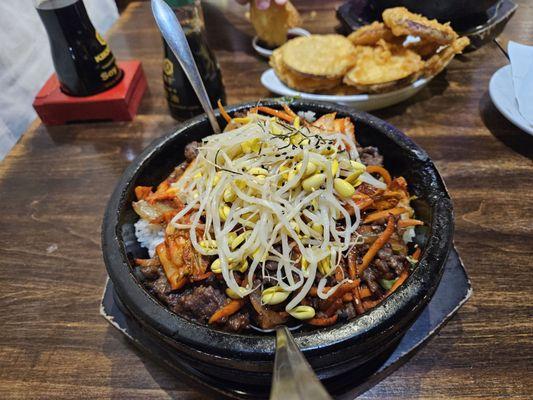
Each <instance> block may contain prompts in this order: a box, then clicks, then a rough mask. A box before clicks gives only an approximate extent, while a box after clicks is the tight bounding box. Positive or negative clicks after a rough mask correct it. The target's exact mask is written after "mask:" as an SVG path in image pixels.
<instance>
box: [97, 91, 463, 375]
mask: <svg viewBox="0 0 533 400" xmlns="http://www.w3.org/2000/svg"><path fill="white" fill-rule="evenodd" d="M262 104H264V105H268V106H271V107H275V108H279V105H278V103H276V102H274V101H265V102H262ZM254 105H256V103H247V104H241V105H237V106H233V107H229V108H228V112H230V113H233V112H235V111H240V110H245V109H248V108H250V107H252V106H254ZM291 107H292V108H293V109H294V110H296V111H307V110H309V111H314V112H315V113H316V114H317V115H322V114H325V113H330V112H334V111H335V112H337V113H338V114H337V115H338V116H342V117H345V116H348V117H350V118H351V119H352V121H353V122H354V124H355V129H356V137H357V140H358V141H359V143H360V144H361V145H363V146H369V145H372V146H376V147H378V148H379V150H380V152H381V154H383V156H384V158H385V166H386V167H387V168H388V170H389V171H390V172H391V173H392V174H393V175H394V176H399V175H402V176H404V177H405V178H406V179H407V182H408V183H409V189H410V192H411V193H412V194H414V195H416V196H417V200H415V201H414V202H413V207H414V208H415V211H416V215H417V218H419V219H422V220H423V221H424V222H425V223H426V225H425V226H423V227H419V228H417V230H416V239H415V240H416V241H417V242H418V243H419V244H420V245H421V246H422V249H423V251H422V256H421V259H420V262H419V264H418V266H417V267H416V269H415V270H414V271H413V273H412V274H411V276H410V277H409V278H408V280H407V281H406V282H405V283H404V284H403V285H402V286H401V287H400V288H399V289H398V290H397V291H396V292H395V293H394V294H393V295H392V296H390V297H389V298H387V299H386V300H385V301H383V303H382V304H380V305H379V306H377V307H375V308H374V309H372V310H370V311H369V312H367V313H365V314H363V315H361V316H359V317H358V318H355V319H353V320H351V321H349V322H345V323H338V324H336V325H334V326H331V327H327V328H322V329H316V330H313V331H300V332H294V336H295V339H296V342H297V343H298V345H299V347H300V349H301V350H302V351H303V352H304V354H305V356H306V357H307V359H308V360H309V362H310V363H311V365H312V366H313V367H314V369H315V371H316V372H317V374H318V376H319V377H320V378H321V379H329V378H333V377H335V376H338V375H340V374H342V373H345V372H347V371H350V370H352V369H354V368H355V367H358V366H361V365H364V364H367V363H371V362H372V360H375V359H377V358H378V357H380V356H383V354H385V352H387V351H391V349H393V348H394V346H395V344H396V343H397V342H398V340H399V339H400V338H401V337H402V335H403V334H404V333H405V332H406V330H407V329H408V328H409V326H410V325H411V324H412V323H413V322H414V320H415V319H416V318H417V316H418V315H419V314H420V312H421V311H422V309H423V308H424V306H425V305H426V304H427V303H428V301H429V299H430V298H431V297H432V295H433V293H434V292H435V289H436V288H437V285H438V283H439V281H440V277H441V274H442V271H443V267H444V263H445V261H446V257H447V255H448V252H449V250H450V249H451V245H452V236H453V211H452V203H451V200H450V197H449V196H448V193H447V192H446V188H445V186H444V183H443V181H442V179H441V177H440V176H439V173H438V172H437V170H436V168H435V166H434V165H433V162H432V161H431V160H430V159H429V157H428V155H427V154H426V153H425V152H424V151H423V150H422V149H420V148H419V147H418V146H417V145H416V144H415V143H414V142H413V141H412V140H411V139H409V138H408V137H406V136H405V135H404V134H403V133H401V132H400V131H398V129H396V128H394V127H393V126H391V125H389V124H388V123H386V122H384V121H382V120H380V119H378V118H375V117H373V116H371V115H369V114H366V113H364V112H358V111H354V110H352V109H349V108H346V107H342V106H338V105H332V104H325V103H319V102H308V101H295V102H293V103H292V104H291ZM218 118H219V121H220V123H223V122H224V121H223V120H222V119H221V118H220V116H218ZM211 133H212V131H211V128H210V126H209V123H208V120H207V117H206V116H205V115H201V116H199V117H196V118H194V119H192V120H189V121H187V122H185V123H183V124H182V125H180V126H179V127H178V129H177V130H176V131H175V132H173V133H170V134H168V135H166V136H164V137H161V138H159V139H157V140H155V141H154V142H153V143H152V144H151V145H150V146H148V148H147V149H146V150H145V151H144V152H143V153H142V154H140V155H139V156H138V157H137V158H136V159H135V160H134V161H133V162H132V163H131V165H130V166H129V167H128V168H127V169H126V171H125V172H124V174H123V175H122V178H121V179H120V181H119V183H118V185H117V187H116V189H115V191H114V193H113V195H112V196H111V199H110V201H109V204H108V207H107V210H106V213H105V216H104V221H103V227H102V247H103V254H104V260H105V264H106V266H107V271H108V274H109V277H110V278H111V280H112V281H113V284H114V286H115V289H116V292H117V295H118V296H119V298H120V300H121V301H122V303H123V304H124V306H125V307H126V308H127V309H128V311H129V313H130V314H131V316H133V317H134V318H136V319H137V320H138V321H139V322H140V323H141V324H142V325H143V326H144V327H145V328H146V330H147V331H148V332H150V333H151V334H153V335H155V336H156V337H157V338H158V340H161V341H164V342H166V343H167V344H170V345H172V346H173V348H175V349H176V352H178V353H179V354H180V356H181V357H182V359H183V360H186V362H188V363H189V365H191V367H192V368H195V369H197V370H200V371H201V372H203V373H205V374H208V375H211V376H214V377H217V378H219V379H224V380H226V381H231V382H235V383H238V384H243V385H246V384H256V385H257V384H259V385H263V384H264V385H266V384H268V383H269V382H270V378H271V371H272V363H273V360H274V335H273V334H262V333H259V332H249V333H246V334H232V333H227V332H222V331H219V330H217V329H215V328H212V327H209V326H206V325H202V324H198V323H195V322H192V321H190V320H188V319H186V318H184V317H181V316H179V315H176V314H174V313H172V312H171V311H169V310H168V309H167V308H166V307H165V306H164V305H163V304H161V303H160V302H159V301H158V300H157V299H156V298H154V297H152V296H151V295H150V294H148V292H147V291H146V290H145V289H144V287H143V284H142V278H141V277H140V274H138V273H137V272H136V269H135V267H134V265H133V263H132V259H133V258H135V257H146V256H147V254H146V250H145V249H143V248H141V246H140V245H139V243H138V242H137V240H136V238H135V233H134V227H133V224H134V223H135V222H136V221H137V219H138V217H137V215H136V214H135V212H134V211H133V209H132V206H131V203H132V201H134V188H135V186H137V185H148V186H155V185H157V184H158V183H159V182H160V181H162V180H163V179H165V177H166V176H167V175H168V174H169V173H170V172H171V171H172V169H173V168H174V166H176V165H177V164H178V163H180V162H181V161H183V150H184V146H185V145H186V144H187V143H189V142H191V141H193V140H200V139H202V138H203V137H205V136H207V135H210V134H211Z"/></svg>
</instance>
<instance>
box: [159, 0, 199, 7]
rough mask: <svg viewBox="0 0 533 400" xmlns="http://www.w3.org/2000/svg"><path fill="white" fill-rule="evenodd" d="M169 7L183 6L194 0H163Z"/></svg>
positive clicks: (192, 2)
mask: <svg viewBox="0 0 533 400" xmlns="http://www.w3.org/2000/svg"><path fill="white" fill-rule="evenodd" d="M165 2H166V3H167V4H168V5H169V6H170V7H183V6H189V5H191V4H194V0H165Z"/></svg>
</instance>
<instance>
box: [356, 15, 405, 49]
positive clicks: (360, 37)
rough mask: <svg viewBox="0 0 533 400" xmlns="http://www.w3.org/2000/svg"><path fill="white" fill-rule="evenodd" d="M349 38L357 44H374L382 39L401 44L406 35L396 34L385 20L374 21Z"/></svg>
mask: <svg viewBox="0 0 533 400" xmlns="http://www.w3.org/2000/svg"><path fill="white" fill-rule="evenodd" d="M348 39H349V40H350V41H351V42H352V43H353V44H355V45H356V46H374V45H376V44H377V42H378V41H379V40H381V39H383V40H385V41H386V42H389V43H396V44H401V43H402V42H403V40H404V39H405V37H403V36H402V37H398V36H394V35H393V34H392V31H391V30H390V29H389V28H388V27H386V26H385V24H384V23H383V22H378V21H374V22H372V23H371V24H370V25H365V26H362V27H361V28H359V29H357V30H356V31H353V32H352V33H350V35H348Z"/></svg>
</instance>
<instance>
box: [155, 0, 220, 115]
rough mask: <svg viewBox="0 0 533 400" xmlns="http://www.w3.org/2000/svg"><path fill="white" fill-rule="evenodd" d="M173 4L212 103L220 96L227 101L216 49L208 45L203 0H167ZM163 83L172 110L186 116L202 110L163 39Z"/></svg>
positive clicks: (172, 112) (196, 113) (175, 113)
mask: <svg viewBox="0 0 533 400" xmlns="http://www.w3.org/2000/svg"><path fill="white" fill-rule="evenodd" d="M165 1H166V2H167V4H168V5H170V6H171V7H172V9H173V10H174V12H175V13H176V16H177V17H178V20H179V22H180V24H181V26H182V27H183V31H184V32H185V36H186V37H187V42H188V43H189V46H190V48H191V51H192V54H193V56H194V59H195V61H196V65H197V66H198V71H199V72H200V75H201V76H202V80H203V82H204V85H205V88H206V90H207V94H208V95H209V99H210V100H211V104H212V105H213V107H215V106H216V102H217V100H219V99H220V101H221V102H222V104H225V103H226V93H225V91H224V84H223V83H222V75H221V73H220V67H219V65H218V63H217V60H216V58H215V55H214V53H213V52H212V51H211V49H210V48H209V45H208V43H207V39H206V35H205V24H204V19H203V13H202V7H201V4H200V0H165ZM163 46H164V57H165V58H164V60H163V84H164V88H165V95H166V98H167V102H168V107H169V109H170V113H171V114H172V116H173V117H174V118H176V119H179V120H183V119H187V118H191V117H193V116H195V115H198V114H201V113H203V109H202V106H201V105H200V102H199V100H198V97H197V96H196V94H195V92H194V90H193V88H192V86H191V84H190V83H189V80H188V79H187V76H186V75H185V73H184V72H183V69H182V68H181V66H180V64H179V62H178V60H176V57H175V56H174V53H172V50H170V48H169V47H168V45H167V43H166V42H165V41H164V40H163Z"/></svg>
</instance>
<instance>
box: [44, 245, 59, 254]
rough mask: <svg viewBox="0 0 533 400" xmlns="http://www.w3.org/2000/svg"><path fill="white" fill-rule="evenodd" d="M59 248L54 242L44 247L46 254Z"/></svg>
mask: <svg viewBox="0 0 533 400" xmlns="http://www.w3.org/2000/svg"><path fill="white" fill-rule="evenodd" d="M58 248H59V246H58V245H57V244H55V243H53V244H51V245H50V246H48V247H47V248H46V254H52V253H53V252H54V251H56V250H57V249H58Z"/></svg>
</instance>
